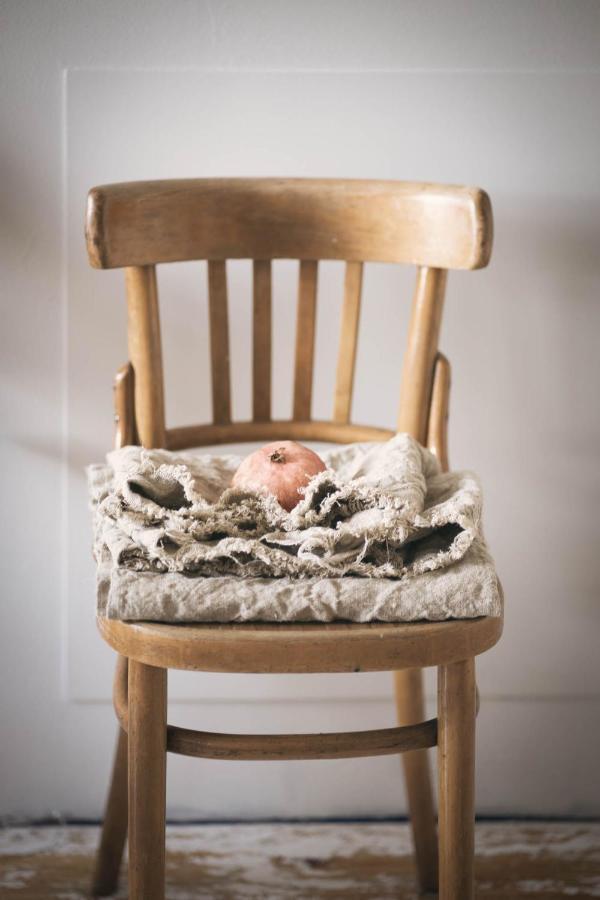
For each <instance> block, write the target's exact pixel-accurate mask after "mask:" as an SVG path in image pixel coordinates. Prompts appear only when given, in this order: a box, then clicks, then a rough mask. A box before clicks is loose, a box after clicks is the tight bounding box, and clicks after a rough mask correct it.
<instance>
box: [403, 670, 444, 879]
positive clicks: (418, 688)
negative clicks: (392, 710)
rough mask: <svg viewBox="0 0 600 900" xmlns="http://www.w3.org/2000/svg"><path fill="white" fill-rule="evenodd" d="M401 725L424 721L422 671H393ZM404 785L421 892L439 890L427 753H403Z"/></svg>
mask: <svg viewBox="0 0 600 900" xmlns="http://www.w3.org/2000/svg"><path fill="white" fill-rule="evenodd" d="M394 682H395V689H396V707H397V710H398V723H399V724H400V725H413V724H415V723H417V722H422V721H423V720H424V719H425V700H424V696H423V672H422V670H421V669H404V670H403V671H400V672H394ZM402 765H403V767H404V782H405V785H406V795H407V799H408V809H409V814H410V821H411V825H412V834H413V843H414V847H415V857H416V861H417V875H418V879H419V888H420V890H421V892H422V893H433V894H434V893H436V892H437V889H438V844H437V835H436V827H435V809H434V803H433V791H432V787H431V776H430V771H429V757H428V755H427V750H411V751H410V752H408V753H403V754H402Z"/></svg>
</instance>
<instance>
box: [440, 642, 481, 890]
mask: <svg viewBox="0 0 600 900" xmlns="http://www.w3.org/2000/svg"><path fill="white" fill-rule="evenodd" d="M475 716H476V688H475V660H474V659H467V660H463V661H462V662H457V663H452V664H451V665H449V666H440V668H439V670H438V770H439V807H440V812H439V830H440V854H439V855H440V898H441V900H472V898H473V896H474V883H473V858H474V850H475Z"/></svg>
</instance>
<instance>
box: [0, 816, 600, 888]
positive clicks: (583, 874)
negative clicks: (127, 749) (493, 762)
mask: <svg viewBox="0 0 600 900" xmlns="http://www.w3.org/2000/svg"><path fill="white" fill-rule="evenodd" d="M97 839H98V828H97V827H94V826H56V825H52V826H40V827H26V828H25V827H20V828H4V829H0V897H2V898H11V897H14V898H15V900H25V898H27V900H33V898H44V897H52V898H55V900H81V898H85V897H87V896H88V894H87V887H88V884H89V879H90V872H91V868H92V859H93V853H94V848H95V846H96V842H97ZM476 844H477V897H478V898H482V900H483V898H503V900H505V898H506V900H508V898H519V897H529V898H538V900H539V898H547V900H551V898H562V897H580V898H581V897H600V823H591V824H590V823H577V824H575V823H533V822H530V823H527V822H495V823H494V822H492V823H481V824H478V826H477V835H476ZM117 896H118V897H119V898H121V897H126V886H125V885H123V887H122V889H121V891H120V892H119V893H118V895H117ZM167 897H168V898H169V900H192V898H194V900H238V898H239V900H246V898H252V900H291V898H294V900H309V898H310V900H320V898H331V900H333V898H335V900H341V898H343V900H352V898H371V900H388V898H390V900H391V898H394V900H408V898H415V897H416V892H415V884H414V870H413V863H412V859H411V845H410V833H409V829H408V826H407V825H406V824H405V823H390V822H385V823H373V822H369V823H341V824H330V823H327V824H321V823H316V824H315V823H305V824H264V825H254V824H252V825H172V826H169V828H168V836H167Z"/></svg>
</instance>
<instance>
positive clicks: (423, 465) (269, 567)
mask: <svg viewBox="0 0 600 900" xmlns="http://www.w3.org/2000/svg"><path fill="white" fill-rule="evenodd" d="M321 455H322V458H323V461H324V462H325V464H326V467H327V468H326V470H325V471H324V472H321V473H320V474H318V475H317V476H315V477H314V478H313V479H312V480H311V481H310V482H309V484H308V486H307V487H306V488H305V489H304V491H303V492H302V496H301V498H300V501H299V503H298V505H297V506H296V507H295V508H294V509H293V510H292V511H291V512H286V511H285V510H284V509H283V508H282V507H281V506H280V505H279V504H278V502H277V501H276V499H275V498H274V497H272V496H270V495H268V494H266V493H265V494H260V493H256V492H251V491H244V490H240V489H234V488H232V487H231V486H230V485H231V479H232V476H233V473H234V472H235V470H236V469H237V466H238V465H239V463H240V462H241V457H239V456H235V455H231V454H229V455H210V454H202V453H198V452H189V451H188V452H185V453H179V454H175V453H172V452H169V451H165V450H146V449H143V448H140V447H125V448H123V449H121V450H117V451H114V452H112V453H109V454H108V456H107V464H106V465H96V466H90V467H89V468H88V483H89V488H90V498H91V503H92V507H93V509H94V556H95V558H96V561H97V563H98V612H99V614H101V615H105V616H107V617H109V618H122V619H131V620H136V619H137V620H140V619H146V620H156V621H171V622H184V621H187V622H191V621H196V622H208V621H212V622H230V621H332V620H335V619H346V620H349V621H359V622H366V621H372V620H379V621H412V620H415V619H431V620H439V619H446V618H451V617H452V618H471V617H474V616H479V615H492V616H497V615H500V613H501V596H500V589H499V584H498V580H497V577H496V573H495V569H494V564H493V561H492V558H491V556H490V554H489V551H488V549H487V547H486V544H485V541H484V539H483V535H482V530H481V510H482V497H481V488H480V484H479V481H478V479H477V477H476V476H475V475H474V474H473V473H471V472H448V473H442V472H440V469H439V464H438V462H437V460H436V458H435V456H434V455H433V454H432V453H430V452H429V451H428V450H426V449H424V448H423V447H421V446H420V445H419V444H418V443H417V442H416V441H414V440H413V439H412V438H411V437H410V436H409V435H407V434H398V435H396V436H395V437H393V438H391V439H390V440H389V441H386V442H384V443H370V444H349V445H345V446H342V447H336V448H333V449H330V450H327V451H325V452H324V453H322V454H321Z"/></svg>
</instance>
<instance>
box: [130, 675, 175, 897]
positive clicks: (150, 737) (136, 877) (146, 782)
mask: <svg viewBox="0 0 600 900" xmlns="http://www.w3.org/2000/svg"><path fill="white" fill-rule="evenodd" d="M128 737H129V897H130V900H164V896H165V805H166V773H167V767H166V764H167V671H166V669H162V668H154V667H153V666H146V665H143V664H142V663H139V662H136V661H135V660H130V662H129V730H128Z"/></svg>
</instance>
